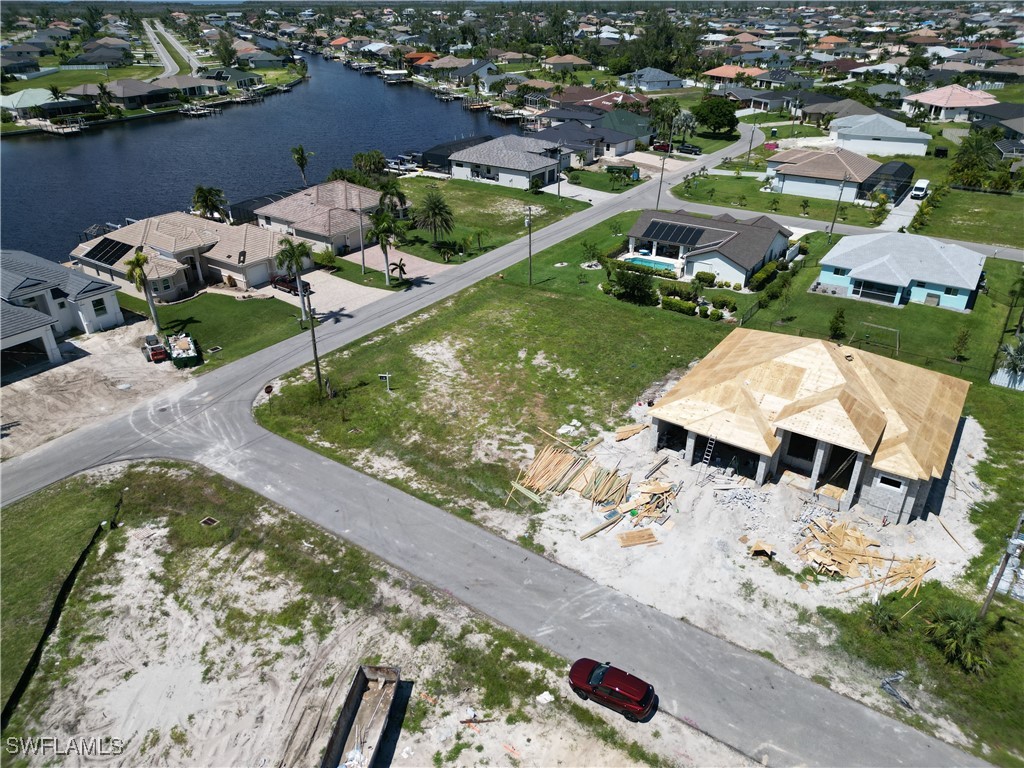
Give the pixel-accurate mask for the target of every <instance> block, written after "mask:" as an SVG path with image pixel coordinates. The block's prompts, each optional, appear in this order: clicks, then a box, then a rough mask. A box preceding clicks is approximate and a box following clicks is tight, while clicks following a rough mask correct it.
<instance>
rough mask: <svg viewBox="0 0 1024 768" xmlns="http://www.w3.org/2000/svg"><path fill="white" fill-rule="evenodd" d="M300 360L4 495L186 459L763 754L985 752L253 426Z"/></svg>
mask: <svg viewBox="0 0 1024 768" xmlns="http://www.w3.org/2000/svg"><path fill="white" fill-rule="evenodd" d="M744 140H745V139H744ZM727 151H728V150H726V152H727ZM714 159H715V157H714V156H712V157H710V158H709V161H714ZM667 181H671V179H670V178H669V179H667ZM656 192H657V190H656V185H652V184H645V185H642V186H641V187H637V188H635V189H633V190H630V191H629V192H627V193H624V194H623V195H620V196H618V198H616V199H615V200H612V201H609V202H607V203H604V204H601V205H600V206H597V207H595V208H593V209H589V210H587V211H583V212H581V213H578V214H575V215H573V216H571V217H569V218H567V219H564V220H562V221H560V222H557V223H556V224H553V225H551V226H550V227H547V228H545V229H543V230H541V231H539V232H536V233H534V248H535V250H538V251H539V250H542V249H543V248H546V247H548V246H550V245H552V244H554V243H556V242H558V241H561V240H563V239H565V238H566V237H569V236H571V235H574V234H576V233H578V232H580V231H582V230H584V229H586V228H587V227H589V226H591V225H592V224H593V223H594V222H595V221H596V220H598V219H599V218H605V217H607V216H609V215H613V214H614V213H617V212H620V211H624V210H629V209H635V208H637V207H648V206H650V205H652V204H653V202H654V197H655V195H656ZM804 223H805V224H806V222H804ZM525 255H526V254H525V243H524V242H523V241H517V242H515V243H511V244H509V245H506V246H503V247H502V248H498V249H496V250H495V251H492V252H491V253H489V254H487V255H485V256H482V257H479V258H477V259H475V260H474V261H472V262H470V263H468V264H465V265H462V266H460V267H459V268H458V269H452V270H448V271H447V272H444V273H442V274H440V275H438V276H437V277H436V278H435V279H434V281H433V283H432V284H431V285H429V286H428V287H426V288H423V289H418V290H413V291H409V292H403V293H398V294H392V295H390V296H388V297H387V298H385V299H382V300H380V301H378V302H375V303H373V304H370V305H367V306H364V307H359V308H356V309H354V310H353V311H352V312H351V315H352V317H351V319H348V320H345V321H344V322H342V323H339V324H337V325H328V326H325V327H324V328H322V329H321V331H320V332H319V334H318V339H319V345H320V349H321V350H322V351H324V352H327V351H330V350H333V349H336V348H338V347H340V346H342V345H344V344H347V343H349V342H352V341H355V340H357V339H359V338H361V337H364V336H366V335H368V334H371V333H374V332H375V331H377V330H380V329H381V328H384V327H386V326H388V325H390V324H391V323H394V322H395V321H397V320H399V319H401V318H403V317H406V316H407V315H409V314H411V313H413V312H416V311H418V310H420V309H423V308H425V307H427V306H429V305H431V304H433V303H435V302H437V301H439V300H441V299H443V298H445V297H448V296H451V295H452V294H454V293H456V292H458V291H460V290H462V289H463V288H466V287H468V286H469V285H472V284H473V283H476V282H478V281H479V280H481V279H483V278H485V277H487V276H489V275H493V274H495V273H497V272H499V271H501V270H503V269H506V268H508V267H509V266H510V265H512V264H514V263H516V262H518V261H521V260H522V259H523V258H524V257H525ZM309 359H310V353H309V349H308V340H307V339H306V338H305V337H304V336H301V337H295V338H293V339H288V340H286V341H284V342H281V343H280V344H277V345H275V346H273V347H271V348H269V349H265V350H262V351H261V352H258V353H256V354H254V355H251V356H250V357H247V358H245V359H243V360H239V361H237V362H236V363H233V364H231V365H229V366H225V367H224V368H221V369H218V370H216V371H213V372H211V373H209V374H207V375H205V376H201V377H199V378H196V379H193V380H191V381H189V382H186V383H185V384H182V385H180V386H178V387H176V388H175V389H173V390H171V391H169V392H167V393H165V394H164V395H162V396H160V397H158V398H155V399H154V400H151V401H149V402H148V403H145V404H143V405H141V406H139V407H137V408H135V409H134V410H133V411H131V412H130V413H128V414H125V415H121V416H117V417H113V418H111V419H109V420H108V421H106V422H104V423H102V424H98V425H95V426H92V427H89V428H86V429H82V430H79V431H77V432H74V433H72V434H70V435H66V436H64V437H62V438H60V439H58V440H55V441H53V442H51V443H49V444H47V445H45V446H41V447H40V448H37V449H36V450H34V451H32V452H30V453H28V454H25V455H24V456H21V457H19V458H16V459H12V460H11V461H8V462H4V464H3V465H2V466H0V473H2V481H3V486H2V487H3V494H4V500H5V502H10V501H13V500H15V499H18V498H21V497H23V496H25V495H27V494H29V493H32V492H33V491H35V490H38V489H40V488H43V487H45V486H46V485H48V484H50V483H52V482H54V481H55V480H58V479H60V478H62V477H66V476H69V475H72V474H74V473H76V472H79V471H81V470H82V469H85V468H88V467H93V466H99V465H103V464H106V463H109V462H111V461H117V460H123V459H138V458H156V457H164V458H175V459H182V460H187V461H195V462H198V463H200V464H203V465H205V466H207V467H209V468H211V469H213V470H214V471H217V472H220V473H221V474H223V475H225V476H226V477H229V478H230V479H232V480H234V481H235V482H238V483H240V484H241V485H244V486H246V487H248V488H251V489H252V490H254V491H256V492H258V493H260V494H262V495H264V496H266V497H267V498H269V499H271V500H272V501H274V502H276V503H278V504H280V505H282V506H283V507H285V508H287V509H290V510H292V511H293V512H295V513H296V514H299V515H302V516H304V517H306V518H308V519H310V520H312V521H314V522H316V523H317V524H319V525H321V526H323V527H324V528H325V529H327V530H329V531H332V532H334V533H336V534H338V535H339V536H341V537H343V538H345V539H346V540H348V541H351V542H353V543H354V544H357V545H359V546H361V547H364V548H365V549H367V550H368V551H370V552H372V553H374V554H376V555H377V556H379V557H381V558H382V559H384V560H386V561H388V562H390V563H392V564H394V565H396V566H398V567H400V568H402V569H404V570H405V571H407V572H408V573H410V574H411V575H413V576H414V577H416V578H419V579H422V580H424V581H426V582H429V583H431V584H434V585H435V586H437V587H439V588H441V589H444V590H447V591H448V592H450V593H451V594H452V595H453V596H454V597H456V598H457V599H459V600H462V601H463V602H465V603H466V604H468V605H470V606H471V607H473V608H474V609H476V610H478V611H480V612H481V613H483V614H485V615H488V616H490V617H491V618H493V619H494V620H495V621H497V622H499V623H501V624H504V625H506V626H508V627H510V628H512V629H514V630H516V631H518V632H520V633H522V634H524V635H525V636H527V637H530V638H532V639H534V640H536V641H538V642H540V643H542V644H543V645H545V646H546V647H548V648H550V649H551V650H552V651H554V652H556V653H558V654H561V655H563V656H565V657H566V658H569V659H571V658H574V657H576V656H578V655H582V654H588V655H592V656H596V657H598V658H608V659H621V660H623V662H624V663H626V664H628V666H629V667H630V668H631V669H634V670H635V671H636V672H637V673H638V674H640V675H641V676H643V677H645V678H647V679H649V680H651V681H652V682H654V683H655V684H656V687H657V689H658V692H659V695H660V704H661V710H662V711H663V712H665V713H668V714H671V715H674V716H675V717H678V718H682V719H684V720H685V721H686V722H688V723H691V724H692V725H695V726H696V727H699V728H700V729H701V730H703V731H704V732H706V733H708V734H709V735H711V736H712V737H714V738H717V739H719V740H721V741H723V742H724V743H727V744H729V745H731V746H733V747H734V748H735V749H737V750H739V751H740V752H742V753H744V754H746V755H749V756H750V757H752V758H753V759H755V760H758V761H764V763H765V764H767V765H835V764H843V765H850V766H854V765H863V766H878V765H906V766H939V765H951V766H952V765H975V764H981V763H979V762H978V761H977V760H975V759H974V758H972V757H970V756H969V755H966V754H964V753H962V752H960V751H958V750H956V749H954V748H953V747H951V746H949V745H947V744H944V743H942V742H940V741H938V740H936V739H933V738H931V737H929V736H927V735H925V734H923V733H920V732H918V731H916V730H914V729H912V728H910V727H908V726H905V725H903V724H901V723H899V722H897V721H895V720H892V719H890V718H887V717H885V716H883V715H881V714H879V713H877V712H874V711H873V710H870V709H868V708H867V707H864V706H862V705H860V704H858V703H856V702H854V701H852V700H850V699H846V698H844V697H842V696H839V695H837V694H834V693H832V692H831V691H828V690H827V689H825V688H822V687H820V686H817V685H815V684H813V683H811V682H809V681H807V680H805V679H803V678H801V677H799V676H797V675H794V674H792V673H790V672H787V671H785V670H783V669H781V668H779V667H778V666H776V665H775V664H772V663H771V662H769V661H767V660H765V659H763V658H761V657H759V656H756V655H754V654H752V653H749V652H747V651H744V650H742V649H740V648H737V647H735V646H733V645H731V644H729V643H727V642H725V641H723V640H720V639H719V638H716V637H713V636H712V635H709V634H707V633H705V632H703V631H701V630H699V629H696V628H694V627H692V626H691V625H689V624H687V623H686V622H684V621H682V620H680V619H676V618H673V617H671V616H667V615H665V614H663V613H661V612H659V611H656V610H654V609H652V608H650V607H648V606H645V605H642V604H641V603H639V602H637V601H636V600H633V599H631V598H629V597H626V596H624V595H622V594H620V593H618V592H616V591H614V590H612V589H609V588H607V587H602V586H599V585H597V584H594V583H593V582H592V581H590V580H589V579H587V578H585V577H584V576H582V575H580V574H578V573H576V572H574V571H571V570H569V569H567V568H564V567H562V566H560V565H557V564H555V563H552V562H550V561H548V560H546V559H544V558H542V557H540V556H537V555H534V554H532V553H530V552H528V551H526V550H523V549H521V548H520V547H518V546H517V545H515V544H513V543H510V542H508V541H505V540H503V539H500V538H498V537H496V536H494V535H492V534H490V533H488V532H487V531H484V530H482V529H481V528H479V527H477V526H474V525H472V524H470V523H467V522H465V521H463V520H461V519H459V518H456V517H454V516H452V515H449V514H447V513H446V512H444V511H442V510H439V509H437V508H435V507H432V506H430V505H428V504H426V503H425V502H423V501H420V500H418V499H416V498H413V497H411V496H409V495H407V494H405V493H402V492H401V491H399V490H396V489H394V488H392V487H390V486H387V485H385V484H383V483H380V482H378V481H376V480H373V479H371V478H368V477H366V476H363V475H361V474H359V473H358V472H355V471H354V470H352V469H349V468H347V467H345V466H342V465H340V464H336V463H334V462H332V461H330V460H328V459H325V458H323V457H322V456H320V455H318V454H316V453H313V452H311V451H308V450H306V449H305V448H303V447H301V446H298V445H296V444H294V443H291V442H289V441H287V440H285V439H283V438H281V437H278V436H277V435H274V434H271V433H269V432H267V431H266V430H264V429H262V428H260V427H259V426H257V425H256V424H255V423H254V422H253V420H252V416H251V404H252V400H253V398H254V397H255V395H256V394H257V393H258V392H259V390H260V389H261V388H262V387H263V385H264V384H265V382H266V381H268V380H269V379H271V378H273V377H275V376H277V375H280V374H283V373H285V372H287V371H289V370H292V369H294V368H295V367H296V366H299V365H302V364H305V363H307V362H308V361H309Z"/></svg>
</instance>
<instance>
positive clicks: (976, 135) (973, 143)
mask: <svg viewBox="0 0 1024 768" xmlns="http://www.w3.org/2000/svg"><path fill="white" fill-rule="evenodd" d="M1000 159H1001V157H1000V154H999V150H998V149H997V148H996V145H995V144H994V143H993V141H992V139H991V137H990V136H988V135H987V134H986V133H985V132H983V131H982V132H977V131H972V132H971V133H969V134H968V135H967V136H965V137H964V138H963V139H962V140H961V142H960V146H959V147H958V148H957V150H956V154H955V155H954V156H953V162H952V163H951V164H950V166H949V175H950V177H951V178H952V179H955V180H956V181H957V182H959V183H960V184H962V185H963V186H965V187H980V186H981V185H982V183H983V182H984V180H985V177H986V176H987V175H988V173H989V171H991V170H994V169H995V168H996V167H997V166H998V165H999V161H1000Z"/></svg>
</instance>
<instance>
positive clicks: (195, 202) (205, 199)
mask: <svg viewBox="0 0 1024 768" xmlns="http://www.w3.org/2000/svg"><path fill="white" fill-rule="evenodd" d="M227 205H228V201H227V199H226V198H225V197H224V190H222V189H217V188H216V187H202V186H199V187H196V191H195V192H193V193H192V209H193V210H195V211H197V212H198V213H199V215H200V216H205V217H206V218H208V219H213V218H216V217H217V216H220V217H221V218H223V219H226V218H227V216H226V209H227Z"/></svg>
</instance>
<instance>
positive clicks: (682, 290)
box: [660, 281, 697, 304]
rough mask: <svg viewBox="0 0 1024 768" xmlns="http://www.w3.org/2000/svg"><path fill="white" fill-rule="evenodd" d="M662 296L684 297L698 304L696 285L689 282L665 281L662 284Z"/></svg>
mask: <svg viewBox="0 0 1024 768" xmlns="http://www.w3.org/2000/svg"><path fill="white" fill-rule="evenodd" d="M660 290H661V295H662V296H672V297H674V298H677V299H683V300H684V301H692V302H694V303H695V304H696V301H697V291H696V287H695V286H693V285H691V284H689V283H679V282H675V281H673V282H671V283H663V284H662V285H661V286H660Z"/></svg>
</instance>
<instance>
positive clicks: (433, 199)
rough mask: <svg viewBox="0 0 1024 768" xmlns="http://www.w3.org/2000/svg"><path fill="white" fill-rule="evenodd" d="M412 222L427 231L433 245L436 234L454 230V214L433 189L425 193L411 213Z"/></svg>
mask: <svg viewBox="0 0 1024 768" xmlns="http://www.w3.org/2000/svg"><path fill="white" fill-rule="evenodd" d="M412 220H413V223H414V224H415V225H416V226H417V227H420V228H421V229H429V230H430V232H431V235H432V238H433V241H434V242H435V243H436V242H437V233H438V232H442V233H444V234H447V233H449V232H451V231H452V230H453V229H455V214H453V213H452V209H451V207H450V206H449V205H448V201H446V200H445V199H444V196H443V195H441V193H440V192H438V191H437V190H434V189H432V190H430V191H429V192H427V195H426V197H424V198H423V203H422V204H421V205H420V206H419V207H418V208H416V209H415V210H414V211H413V219H412Z"/></svg>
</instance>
